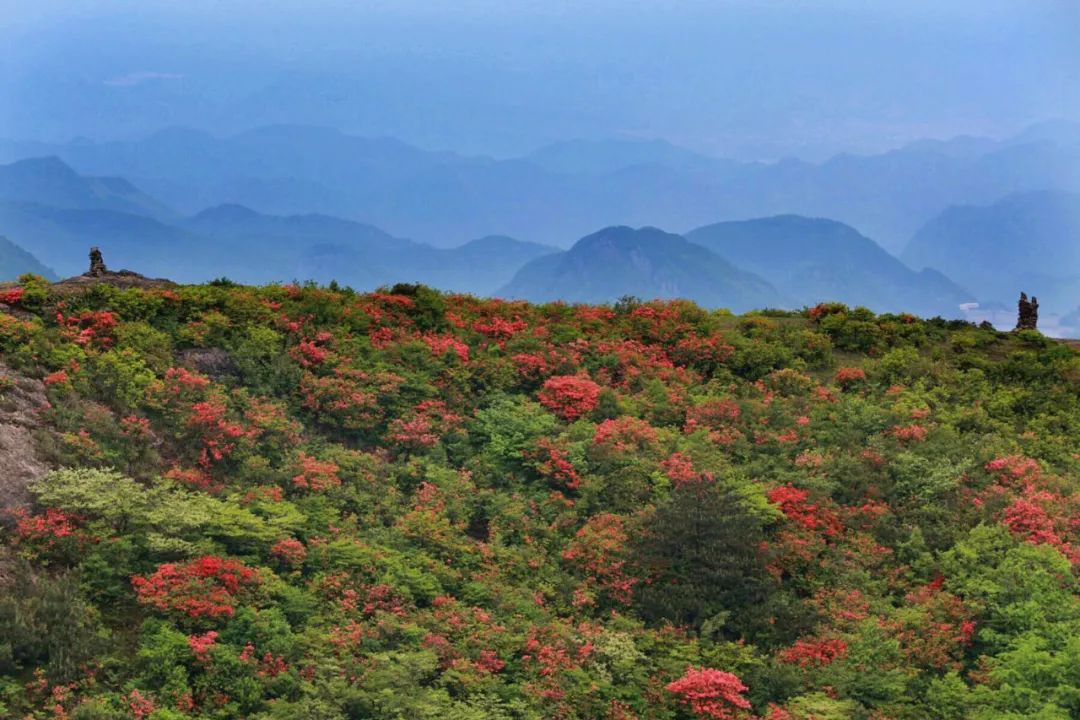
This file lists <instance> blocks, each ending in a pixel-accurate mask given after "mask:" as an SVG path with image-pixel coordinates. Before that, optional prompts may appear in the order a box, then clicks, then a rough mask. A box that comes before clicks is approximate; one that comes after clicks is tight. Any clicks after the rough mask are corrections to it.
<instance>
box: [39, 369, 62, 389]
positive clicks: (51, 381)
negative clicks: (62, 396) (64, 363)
mask: <svg viewBox="0 0 1080 720" xmlns="http://www.w3.org/2000/svg"><path fill="white" fill-rule="evenodd" d="M42 382H44V383H45V385H46V386H49V385H63V384H64V383H66V382H68V374H67V372H66V371H64V370H57V371H56V372H54V373H49V374H48V375H46V376H45V378H44V380H42Z"/></svg>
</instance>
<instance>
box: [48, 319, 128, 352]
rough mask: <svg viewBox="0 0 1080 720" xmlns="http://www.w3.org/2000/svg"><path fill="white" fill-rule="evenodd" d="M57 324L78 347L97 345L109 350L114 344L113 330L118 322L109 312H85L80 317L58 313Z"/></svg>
mask: <svg viewBox="0 0 1080 720" xmlns="http://www.w3.org/2000/svg"><path fill="white" fill-rule="evenodd" d="M56 322H57V324H58V325H59V326H60V328H61V329H62V330H63V333H64V336H65V337H66V338H68V339H69V340H71V341H72V342H73V343H75V344H76V345H87V346H89V345H96V346H97V347H102V348H107V347H110V346H111V345H112V344H113V339H114V338H113V335H112V334H113V330H115V329H116V325H117V324H118V320H117V319H116V315H115V314H113V313H111V312H109V311H108V310H96V311H90V310H85V311H83V312H81V313H79V314H78V315H64V313H63V312H62V311H57V313H56Z"/></svg>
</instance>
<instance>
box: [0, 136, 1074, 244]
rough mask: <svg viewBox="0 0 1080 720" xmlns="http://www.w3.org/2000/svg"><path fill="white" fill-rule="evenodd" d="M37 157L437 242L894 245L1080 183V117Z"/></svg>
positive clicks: (162, 140) (211, 141)
mask: <svg viewBox="0 0 1080 720" xmlns="http://www.w3.org/2000/svg"><path fill="white" fill-rule="evenodd" d="M42 156H56V157H58V158H60V159H62V160H63V161H64V162H65V163H67V164H69V165H70V166H71V167H72V168H74V169H75V170H76V171H77V172H79V173H81V174H84V175H89V176H109V177H116V176H119V177H123V178H125V179H127V180H129V181H130V182H131V183H133V184H134V185H135V186H137V187H138V188H140V189H141V190H143V191H145V192H146V193H147V194H149V195H151V196H153V197H155V198H158V199H159V200H160V201H161V202H162V203H164V204H165V205H167V206H169V207H171V208H173V209H175V211H177V212H179V213H182V214H192V213H196V212H199V211H201V210H203V209H205V208H207V207H210V206H213V205H217V204H221V203H236V204H240V205H245V206H247V207H250V208H252V209H254V210H257V211H259V212H262V213H267V214H275V215H292V214H303V213H322V214H326V215H333V216H336V217H342V218H347V219H351V220H357V221H359V222H364V223H370V224H372V225H375V226H377V227H380V228H383V229H385V230H386V231H387V232H389V233H391V234H393V235H395V236H399V237H408V238H410V239H413V240H416V241H418V242H425V243H429V244H432V245H437V246H443V247H446V246H454V245H459V244H461V243H463V242H466V241H468V240H470V239H473V238H477V237H484V236H487V235H499V234H505V235H509V236H511V237H515V238H518V239H520V240H525V241H529V242H537V243H541V244H545V245H558V246H563V247H565V246H567V245H569V244H571V243H572V242H573V241H574V240H575V239H577V238H580V237H582V236H584V235H586V234H588V233H590V232H593V231H595V230H596V229H597V228H598V227H605V226H609V225H620V224H622V225H631V226H640V225H653V226H656V227H668V228H684V227H696V226H699V225H705V224H708V223H712V222H716V221H717V220H722V219H742V218H752V217H762V216H767V215H776V214H785V213H796V214H800V215H807V216H811V217H828V218H831V219H834V220H837V221H840V222H844V223H847V224H849V225H852V226H854V227H856V228H858V229H859V230H860V231H861V232H863V233H865V234H866V235H867V236H869V237H872V238H874V240H875V241H877V242H878V243H880V244H881V245H882V246H883V247H885V248H886V249H887V250H890V251H892V252H894V253H898V252H900V251H901V250H902V248H903V247H904V245H905V244H906V242H907V240H908V239H909V238H910V237H911V235H912V234H913V233H914V232H915V231H916V230H918V229H919V227H920V226H921V225H922V224H923V223H924V222H926V221H927V220H928V219H930V218H931V217H933V216H934V215H936V214H937V213H939V212H941V211H943V210H944V209H945V208H947V207H949V206H950V205H957V204H987V203H990V202H994V201H996V200H998V199H999V198H1001V197H1003V196H1005V195H1008V194H1010V193H1016V192H1026V191H1032V190H1046V189H1060V190H1067V191H1069V190H1071V191H1074V192H1080V126H1076V125H1069V124H1051V125H1044V126H1036V127H1033V128H1031V129H1029V130H1028V131H1026V132H1024V133H1021V134H1020V135H1018V136H1016V137H1012V138H1008V139H1006V140H1001V141H995V140H990V139H978V138H958V139H955V140H951V141H924V142H918V143H914V144H912V145H908V146H905V147H902V148H900V149H897V150H894V151H891V152H887V153H883V154H878V155H867V156H859V155H840V156H836V157H834V158H832V159H830V160H828V161H825V162H822V163H809V162H804V161H799V160H784V161H781V162H777V163H741V162H735V161H731V160H722V159H715V158H710V157H705V156H702V155H699V154H696V153H692V152H690V151H688V150H683V149H680V148H677V147H675V146H673V145H670V144H668V143H663V142H659V141H652V142H630V141H595V142H593V141H574V142H569V143H560V144H557V145H553V146H548V147H544V148H540V149H539V150H537V151H535V152H533V153H530V154H529V155H527V156H525V157H523V158H517V159H506V160H497V159H494V158H490V157H472V156H463V155H458V154H455V153H449V152H428V151H424V150H420V149H418V148H415V147H412V146H410V145H407V144H405V143H402V142H400V141H397V140H392V139H368V138H359V137H353V136H350V135H347V134H344V133H341V132H338V131H336V130H330V129H325V128H312V127H299V126H274V127H265V128H258V129H255V130H251V131H248V132H244V133H240V134H238V135H234V136H230V137H225V138H218V137H214V136H212V135H209V134H207V133H203V132H199V131H195V130H190V129H183V128H172V129H168V130H164V131H161V132H158V133H154V134H152V135H150V136H148V137H145V138H143V139H141V140H135V141H129V142H104V143H97V142H91V141H87V140H79V141H73V142H70V143H63V144H43V143H20V142H12V141H7V142H0V160H3V161H13V160H18V159H23V158H27V157H42ZM114 209H115V208H114Z"/></svg>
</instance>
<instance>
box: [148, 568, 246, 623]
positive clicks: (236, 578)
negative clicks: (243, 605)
mask: <svg viewBox="0 0 1080 720" xmlns="http://www.w3.org/2000/svg"><path fill="white" fill-rule="evenodd" d="M258 582H259V576H258V573H257V572H256V571H255V570H253V569H252V568H249V567H247V566H246V565H244V564H243V563H241V562H239V561H238V560H231V559H228V558H222V557H218V556H216V555H204V556H203V557H200V558H196V559H195V560H192V561H191V562H189V563H185V564H183V565H176V564H174V563H165V564H162V565H158V568H157V570H155V571H154V572H153V573H152V574H151V575H148V576H145V577H144V576H142V575H136V576H134V577H133V578H131V584H132V586H133V587H134V588H135V593H136V596H137V597H138V600H139V602H140V603H142V604H144V605H149V606H151V607H153V608H156V609H158V610H161V611H163V612H169V611H172V612H179V613H182V614H184V615H187V616H188V617H192V618H202V617H205V618H218V617H232V615H233V613H235V612H236V603H237V600H238V598H239V597H240V596H241V595H242V594H243V592H244V591H245V590H247V589H248V588H251V587H252V586H254V585H257V584H258Z"/></svg>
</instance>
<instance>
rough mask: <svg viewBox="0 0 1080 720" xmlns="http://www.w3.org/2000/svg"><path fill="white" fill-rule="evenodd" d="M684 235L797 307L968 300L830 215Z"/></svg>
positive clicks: (942, 306) (945, 305) (939, 309)
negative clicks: (756, 277)
mask: <svg viewBox="0 0 1080 720" xmlns="http://www.w3.org/2000/svg"><path fill="white" fill-rule="evenodd" d="M686 239H687V240H689V241H691V242H694V243H697V244H699V245H703V246H705V247H707V248H709V249H710V250H712V251H713V252H715V253H716V254H718V255H720V256H721V257H723V258H725V259H726V260H729V261H730V262H732V263H733V264H735V265H736V266H738V267H740V268H742V269H744V270H748V271H749V272H752V273H755V274H757V275H760V276H761V277H762V278H764V279H765V280H767V281H768V282H769V283H771V284H772V285H773V286H774V287H776V288H777V289H778V290H780V291H781V292H782V293H783V294H784V296H785V298H786V300H787V301H788V303H789V304H792V305H794V306H796V307H799V306H803V305H807V306H809V305H814V304H816V303H819V302H823V301H836V302H843V303H847V304H849V305H863V306H866V307H868V308H871V309H872V310H875V311H877V312H911V313H916V314H920V315H936V314H943V315H946V314H947V315H952V316H959V315H960V308H959V306H960V304H961V303H965V302H970V301H972V300H973V299H974V297H973V296H972V295H971V294H970V293H968V292H967V291H966V290H964V289H962V288H960V287H958V286H957V285H956V284H955V283H953V282H952V281H951V280H949V279H948V278H947V277H945V276H944V275H942V274H941V273H939V272H936V271H934V270H930V269H925V270H922V271H921V272H915V271H913V270H912V269H911V268H909V267H907V266H906V265H904V263H902V262H900V261H899V260H897V259H896V258H895V257H893V256H892V255H890V254H888V253H887V252H885V250H883V249H882V248H881V246H879V245H878V244H877V243H875V242H874V241H873V240H871V239H870V238H868V237H865V236H864V235H862V234H860V233H859V232H858V231H857V230H856V229H855V228H853V227H850V226H849V225H845V224H843V223H839V222H836V221H834V220H827V219H822V218H806V217H801V216H798V215H779V216H775V217H768V218H759V219H756V220H744V221H737V222H721V223H715V224H713V225H706V226H705V227H700V228H698V229H696V230H692V231H690V232H688V233H686ZM950 311H951V312H950Z"/></svg>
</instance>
